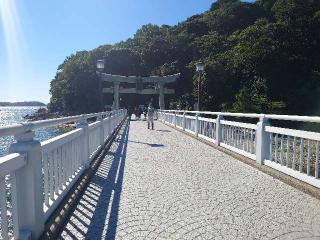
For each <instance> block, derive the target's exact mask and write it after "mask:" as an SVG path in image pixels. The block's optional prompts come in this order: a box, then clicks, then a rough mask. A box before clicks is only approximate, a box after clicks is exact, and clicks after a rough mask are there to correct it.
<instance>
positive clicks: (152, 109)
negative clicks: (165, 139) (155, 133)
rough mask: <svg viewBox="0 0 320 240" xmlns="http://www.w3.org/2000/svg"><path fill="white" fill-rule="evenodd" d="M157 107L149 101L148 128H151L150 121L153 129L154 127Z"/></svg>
mask: <svg viewBox="0 0 320 240" xmlns="http://www.w3.org/2000/svg"><path fill="white" fill-rule="evenodd" d="M154 112H155V109H154V107H153V106H152V103H149V107H148V129H150V123H151V129H152V130H153V129H154V123H153V116H154Z"/></svg>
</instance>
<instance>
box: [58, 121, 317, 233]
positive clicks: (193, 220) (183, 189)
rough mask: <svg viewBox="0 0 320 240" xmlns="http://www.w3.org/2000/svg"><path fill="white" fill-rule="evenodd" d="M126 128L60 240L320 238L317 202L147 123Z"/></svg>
mask: <svg viewBox="0 0 320 240" xmlns="http://www.w3.org/2000/svg"><path fill="white" fill-rule="evenodd" d="M155 129H156V130H154V131H151V130H147V129H146V122H142V121H131V122H130V123H128V124H127V125H126V126H124V127H123V128H122V130H121V131H120V133H119V135H118V136H117V139H116V141H115V142H114V144H113V145H112V147H111V149H110V151H109V153H108V154H107V156H106V157H105V159H104V160H103V162H102V164H101V165H100V167H99V169H98V171H97V173H96V174H95V175H94V177H93V178H92V180H91V181H90V183H89V186H88V188H87V189H86V190H85V193H84V195H83V196H82V197H81V199H80V200H79V202H78V204H77V206H76V209H75V210H74V211H73V213H72V214H71V217H70V218H69V219H68V221H67V223H66V225H65V227H64V229H63V230H62V232H61V237H60V239H320V201H319V200H317V199H316V198H313V197H311V196H309V195H307V194H304V193H303V192H301V191H299V190H297V189H295V188H293V187H291V186H289V185H286V184H285V183H283V182H281V181H279V180H276V179H274V178H272V177H271V176H269V175H266V174H264V173H262V172H260V171H258V170H257V169H255V168H253V167H250V166H248V165H246V164H244V163H242V162H240V161H238V160H236V159H234V158H232V157H230V156H228V155H226V154H224V153H222V152H219V151H218V150H216V149H214V148H213V147H210V146H208V145H206V144H203V143H201V142H199V141H197V140H196V139H193V138H191V137H190V136H187V135H184V134H182V133H180V132H178V131H176V130H174V129H172V128H170V127H167V126H166V125H164V124H162V123H160V122H155Z"/></svg>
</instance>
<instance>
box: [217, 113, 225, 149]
mask: <svg viewBox="0 0 320 240" xmlns="http://www.w3.org/2000/svg"><path fill="white" fill-rule="evenodd" d="M221 120H223V116H222V115H218V116H217V118H216V145H218V146H219V145H220V143H221V142H222V141H223V139H222V124H221V122H220V121H221Z"/></svg>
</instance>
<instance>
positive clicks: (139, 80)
mask: <svg viewBox="0 0 320 240" xmlns="http://www.w3.org/2000/svg"><path fill="white" fill-rule="evenodd" d="M99 76H100V78H101V80H102V81H105V82H110V83H113V88H103V89H102V93H113V94H114V104H115V109H119V94H120V93H136V94H159V107H160V109H164V108H165V103H164V95H165V94H174V93H175V91H174V89H168V88H165V87H164V85H165V84H167V83H172V82H175V81H176V80H177V79H178V78H179V76H180V73H178V74H174V75H169V76H163V77H161V76H150V77H137V76H128V77H127V76H120V75H112V74H107V73H99ZM120 83H135V84H136V87H135V88H120ZM143 83H155V84H157V85H158V89H153V88H145V89H144V88H143Z"/></svg>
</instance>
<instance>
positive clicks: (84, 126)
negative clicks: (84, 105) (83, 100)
mask: <svg viewBox="0 0 320 240" xmlns="http://www.w3.org/2000/svg"><path fill="white" fill-rule="evenodd" d="M88 126H89V124H88V121H87V119H82V120H81V121H80V122H79V123H78V125H77V127H78V128H82V129H83V142H82V144H83V145H82V151H83V154H82V165H83V166H84V167H85V168H88V167H89V157H90V154H89V127H88Z"/></svg>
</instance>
